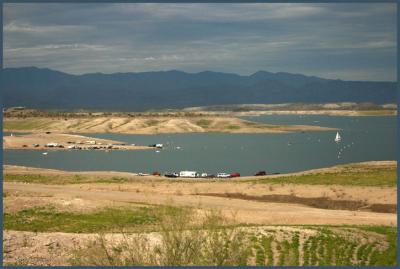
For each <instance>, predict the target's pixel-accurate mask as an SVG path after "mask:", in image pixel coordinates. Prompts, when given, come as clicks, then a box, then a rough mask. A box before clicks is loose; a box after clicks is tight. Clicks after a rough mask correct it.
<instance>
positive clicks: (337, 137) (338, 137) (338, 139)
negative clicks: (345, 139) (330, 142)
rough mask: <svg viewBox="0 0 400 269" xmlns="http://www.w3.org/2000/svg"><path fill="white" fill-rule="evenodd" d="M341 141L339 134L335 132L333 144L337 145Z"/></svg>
mask: <svg viewBox="0 0 400 269" xmlns="http://www.w3.org/2000/svg"><path fill="white" fill-rule="evenodd" d="M341 140H342V138H341V137H340V134H339V132H336V137H335V142H336V143H339V142H340V141H341Z"/></svg>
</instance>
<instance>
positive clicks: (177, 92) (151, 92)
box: [2, 67, 397, 111]
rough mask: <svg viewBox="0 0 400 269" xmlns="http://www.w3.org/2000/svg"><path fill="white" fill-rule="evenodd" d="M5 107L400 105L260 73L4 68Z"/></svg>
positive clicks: (379, 94) (388, 88)
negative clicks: (77, 72) (72, 71)
mask: <svg viewBox="0 0 400 269" xmlns="http://www.w3.org/2000/svg"><path fill="white" fill-rule="evenodd" d="M2 81H3V85H2V86H3V87H2V91H3V98H4V99H3V105H4V106H5V107H11V106H25V107H30V108H40V109H63V110H71V109H81V108H82V109H94V110H118V111H143V110H150V109H163V108H183V107H190V106H210V105H224V104H276V103H327V102H357V103H362V102H370V103H375V104H384V103H396V85H397V84H396V82H369V81H342V80H332V79H323V78H318V77H313V76H305V75H300V74H290V73H283V72H279V73H270V72H266V71H258V72H256V73H254V74H252V75H250V76H240V75H236V74H229V73H219V72H211V71H204V72H200V73H195V74H192V73H185V72H181V71H176V70H171V71H161V72H142V73H114V74H101V73H93V74H84V75H71V74H66V73H63V72H59V71H55V70H51V69H42V68H36V67H21V68H5V69H3V72H2Z"/></svg>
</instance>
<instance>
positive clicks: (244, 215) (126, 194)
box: [4, 182, 397, 225]
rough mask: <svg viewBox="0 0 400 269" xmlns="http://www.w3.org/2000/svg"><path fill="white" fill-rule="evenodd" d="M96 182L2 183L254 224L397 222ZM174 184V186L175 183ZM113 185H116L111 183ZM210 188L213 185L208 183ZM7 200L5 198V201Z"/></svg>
mask: <svg viewBox="0 0 400 269" xmlns="http://www.w3.org/2000/svg"><path fill="white" fill-rule="evenodd" d="M100 185H101V184H99V185H97V184H94V186H92V184H91V185H90V186H87V185H61V186H60V185H43V184H23V183H10V182H5V183H4V190H5V192H10V191H11V192H12V191H24V192H26V191H27V192H32V193H40V194H41V195H43V194H48V195H52V196H53V197H52V198H50V199H54V197H56V198H60V199H65V200H67V199H75V198H79V199H83V200H95V201H102V202H105V201H113V202H125V203H127V202H135V203H147V204H173V205H177V206H190V207H199V208H202V209H217V210H221V211H222V212H223V213H226V214H227V215H231V214H232V212H234V213H235V214H236V215H237V219H238V221H239V222H243V223H255V224H371V225H372V224H376V225H396V221H397V218H396V217H397V216H396V214H389V213H373V212H362V211H348V210H327V209H319V208H312V207H307V206H303V205H298V204H285V203H260V202H256V201H251V200H241V199H232V198H225V197H208V196H201V195H190V194H189V195H188V194H183V193H182V192H181V191H180V189H179V188H178V189H176V190H175V193H174V194H165V193H162V192H160V191H159V190H158V189H157V188H156V187H154V189H153V190H152V191H151V192H146V191H144V190H140V192H137V191H136V190H135V191H129V190H126V189H124V190H123V191H119V190H112V189H110V188H108V184H107V185H106V184H103V185H102V186H100ZM175 187H177V186H175ZM114 188H115V186H114ZM210 188H212V185H211V186H210ZM6 202H7V201H6Z"/></svg>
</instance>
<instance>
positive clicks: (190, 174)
mask: <svg viewBox="0 0 400 269" xmlns="http://www.w3.org/2000/svg"><path fill="white" fill-rule="evenodd" d="M266 174H267V173H266V172H265V171H258V172H257V173H256V174H255V176H264V175H266ZM139 175H140V176H146V175H149V174H143V173H139ZM152 175H153V176H161V173H160V172H154V173H153V174H152ZM164 176H165V177H170V178H177V177H183V178H233V177H240V174H239V173H230V174H228V173H218V174H216V175H214V174H207V173H198V172H196V171H180V172H179V173H175V172H167V173H165V174H164Z"/></svg>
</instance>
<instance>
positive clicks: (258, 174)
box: [255, 171, 267, 176]
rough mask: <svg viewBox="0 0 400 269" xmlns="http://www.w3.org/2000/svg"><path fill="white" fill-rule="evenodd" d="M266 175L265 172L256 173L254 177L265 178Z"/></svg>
mask: <svg viewBox="0 0 400 269" xmlns="http://www.w3.org/2000/svg"><path fill="white" fill-rule="evenodd" d="M266 174H267V173H266V172H265V171H258V172H257V173H256V174H255V176H265V175H266Z"/></svg>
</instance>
